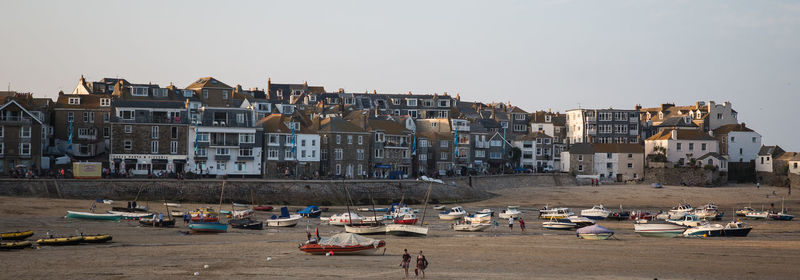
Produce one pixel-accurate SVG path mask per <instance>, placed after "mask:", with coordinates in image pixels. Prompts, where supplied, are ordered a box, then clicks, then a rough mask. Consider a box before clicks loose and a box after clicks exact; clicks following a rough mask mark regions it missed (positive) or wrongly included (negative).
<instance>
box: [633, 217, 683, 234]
mask: <svg viewBox="0 0 800 280" xmlns="http://www.w3.org/2000/svg"><path fill="white" fill-rule="evenodd" d="M633 229H634V232H635V233H636V234H638V235H640V236H643V237H668V238H671V237H676V236H678V235H681V234H683V232H684V231H686V228H685V227H683V226H680V225H676V224H670V223H648V222H644V221H642V222H637V223H635V224H633Z"/></svg>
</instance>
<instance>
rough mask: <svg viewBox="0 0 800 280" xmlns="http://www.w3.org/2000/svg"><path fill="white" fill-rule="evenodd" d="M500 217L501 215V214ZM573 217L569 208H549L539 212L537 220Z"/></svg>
mask: <svg viewBox="0 0 800 280" xmlns="http://www.w3.org/2000/svg"><path fill="white" fill-rule="evenodd" d="M501 215H502V214H501ZM572 215H575V213H572V212H570V211H569V208H565V207H558V208H550V209H546V210H539V218H540V219H566V218H568V217H569V216H572Z"/></svg>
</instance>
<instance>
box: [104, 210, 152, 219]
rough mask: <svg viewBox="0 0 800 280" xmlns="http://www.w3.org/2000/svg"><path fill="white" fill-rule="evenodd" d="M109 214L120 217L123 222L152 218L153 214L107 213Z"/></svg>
mask: <svg viewBox="0 0 800 280" xmlns="http://www.w3.org/2000/svg"><path fill="white" fill-rule="evenodd" d="M107 213H108V214H113V215H120V216H122V219H123V220H138V219H141V218H144V217H152V216H153V213H141V212H120V211H113V210H112V211H107Z"/></svg>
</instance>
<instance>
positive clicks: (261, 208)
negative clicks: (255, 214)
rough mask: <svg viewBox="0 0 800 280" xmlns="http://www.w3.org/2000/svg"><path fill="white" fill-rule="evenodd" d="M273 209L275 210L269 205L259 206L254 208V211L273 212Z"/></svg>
mask: <svg viewBox="0 0 800 280" xmlns="http://www.w3.org/2000/svg"><path fill="white" fill-rule="evenodd" d="M272 209H274V208H273V207H272V206H269V205H259V206H256V207H253V210H256V211H272Z"/></svg>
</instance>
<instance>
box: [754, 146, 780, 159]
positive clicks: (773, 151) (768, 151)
mask: <svg viewBox="0 0 800 280" xmlns="http://www.w3.org/2000/svg"><path fill="white" fill-rule="evenodd" d="M784 152H785V151H784V150H783V149H782V148H781V147H780V146H778V145H775V146H761V149H760V150H759V151H758V155H759V156H767V155H772V156H773V157H774V156H776V155H779V154H782V153H784Z"/></svg>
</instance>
